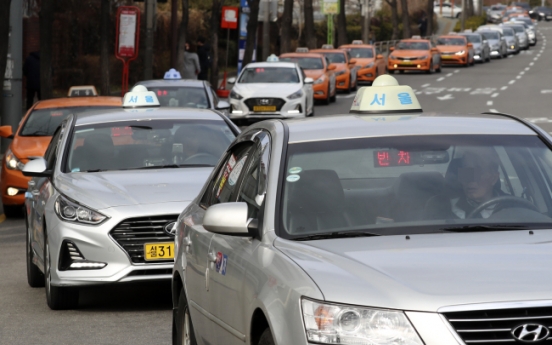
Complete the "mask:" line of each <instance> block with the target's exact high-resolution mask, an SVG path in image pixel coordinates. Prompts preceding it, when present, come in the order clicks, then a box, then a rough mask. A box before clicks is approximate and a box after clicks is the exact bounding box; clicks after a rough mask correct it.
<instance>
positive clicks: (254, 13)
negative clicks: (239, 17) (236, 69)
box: [243, 0, 260, 66]
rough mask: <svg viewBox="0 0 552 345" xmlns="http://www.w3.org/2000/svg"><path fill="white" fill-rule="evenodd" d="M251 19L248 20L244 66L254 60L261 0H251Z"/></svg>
mask: <svg viewBox="0 0 552 345" xmlns="http://www.w3.org/2000/svg"><path fill="white" fill-rule="evenodd" d="M248 2H249V20H248V21H247V39H246V41H245V52H244V56H243V66H245V65H247V64H248V63H250V62H251V61H252V57H253V51H254V49H255V41H256V40H257V24H258V18H259V3H260V0H249V1H248Z"/></svg>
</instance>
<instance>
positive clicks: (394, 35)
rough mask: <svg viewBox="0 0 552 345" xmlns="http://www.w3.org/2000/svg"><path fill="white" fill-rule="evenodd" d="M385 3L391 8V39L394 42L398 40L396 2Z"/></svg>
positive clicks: (393, 0) (394, 0) (389, 0)
mask: <svg viewBox="0 0 552 345" xmlns="http://www.w3.org/2000/svg"><path fill="white" fill-rule="evenodd" d="M429 1H431V0H429ZM385 2H386V3H387V4H388V5H389V7H391V23H392V25H393V33H392V34H391V39H392V40H396V39H398V38H399V11H398V10H397V0H385Z"/></svg>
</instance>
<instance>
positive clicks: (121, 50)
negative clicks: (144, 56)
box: [116, 6, 140, 58]
mask: <svg viewBox="0 0 552 345" xmlns="http://www.w3.org/2000/svg"><path fill="white" fill-rule="evenodd" d="M117 14H118V16H117V19H118V20H117V46H116V55H117V57H121V58H133V57H136V56H137V55H138V37H139V32H138V30H139V23H140V10H139V9H138V8H137V7H134V6H121V7H119V10H118V13H117Z"/></svg>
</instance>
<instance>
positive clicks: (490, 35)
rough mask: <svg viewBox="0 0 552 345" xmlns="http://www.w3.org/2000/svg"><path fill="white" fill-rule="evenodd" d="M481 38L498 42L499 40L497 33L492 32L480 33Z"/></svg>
mask: <svg viewBox="0 0 552 345" xmlns="http://www.w3.org/2000/svg"><path fill="white" fill-rule="evenodd" d="M481 36H483V37H485V39H487V40H498V39H500V35H499V33H498V32H492V31H484V32H482V33H481Z"/></svg>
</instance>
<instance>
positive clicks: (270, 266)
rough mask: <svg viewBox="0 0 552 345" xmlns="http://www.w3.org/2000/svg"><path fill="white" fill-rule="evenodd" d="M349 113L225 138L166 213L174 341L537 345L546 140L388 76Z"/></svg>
mask: <svg viewBox="0 0 552 345" xmlns="http://www.w3.org/2000/svg"><path fill="white" fill-rule="evenodd" d="M351 112H352V113H351V114H349V115H343V116H335V117H324V118H319V119H307V120H297V121H286V122H283V121H279V120H270V121H264V122H261V123H258V124H255V125H253V126H251V127H249V128H247V129H246V130H245V131H244V132H242V134H240V135H239V136H238V138H237V139H236V140H235V141H234V143H233V144H232V145H231V146H230V148H229V149H228V150H227V152H226V154H225V155H224V156H223V158H222V159H221V161H220V162H219V164H218V165H217V167H216V168H215V169H214V170H213V173H212V174H211V176H210V177H209V179H208V180H207V182H206V184H205V186H204V187H203V189H202V190H201V192H200V193H199V196H198V197H197V198H196V199H195V200H193V202H191V203H190V204H189V205H188V207H187V208H186V209H185V210H184V212H183V213H182V214H181V215H180V216H179V217H178V220H177V233H176V238H175V246H176V257H175V266H174V271H173V302H174V319H173V320H174V322H173V325H174V327H173V335H174V337H173V339H174V343H175V344H200V345H206V344H226V345H230V344H240V345H242V344H254V345H259V344H262V345H266V344H279V345H289V344H294V345H297V344H305V345H306V344H366V345H368V344H370V345H372V344H378V345H379V344H405V345H406V344H408V345H413V344H419V345H421V344H425V345H447V344H451V345H452V344H506V343H535V344H536V343H539V344H540V343H543V344H544V343H546V341H547V339H549V337H550V335H551V334H550V327H552V319H551V318H550V315H552V291H551V290H550V286H551V284H552V276H551V275H550V274H548V273H549V266H550V265H551V264H552V255H551V254H550V253H551V251H552V244H551V243H552V231H551V229H552V218H551V216H552V150H551V149H550V147H552V141H551V138H550V136H548V134H546V133H545V132H544V131H542V130H540V129H539V128H537V127H535V126H533V125H531V124H530V123H527V122H525V121H523V120H521V119H518V118H516V117H514V116H510V115H503V114H482V115H473V114H459V115H454V114H441V115H436V114H433V113H424V112H422V109H421V107H420V105H419V103H418V101H417V100H416V96H415V95H414V93H413V92H412V89H411V88H410V87H408V86H399V85H397V82H396V80H394V79H393V78H392V77H391V76H389V75H384V76H380V77H378V79H376V81H375V82H374V85H373V86H372V87H370V88H362V89H360V91H359V92H358V94H357V96H356V98H355V99H354V101H353V107H352V110H351Z"/></svg>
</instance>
